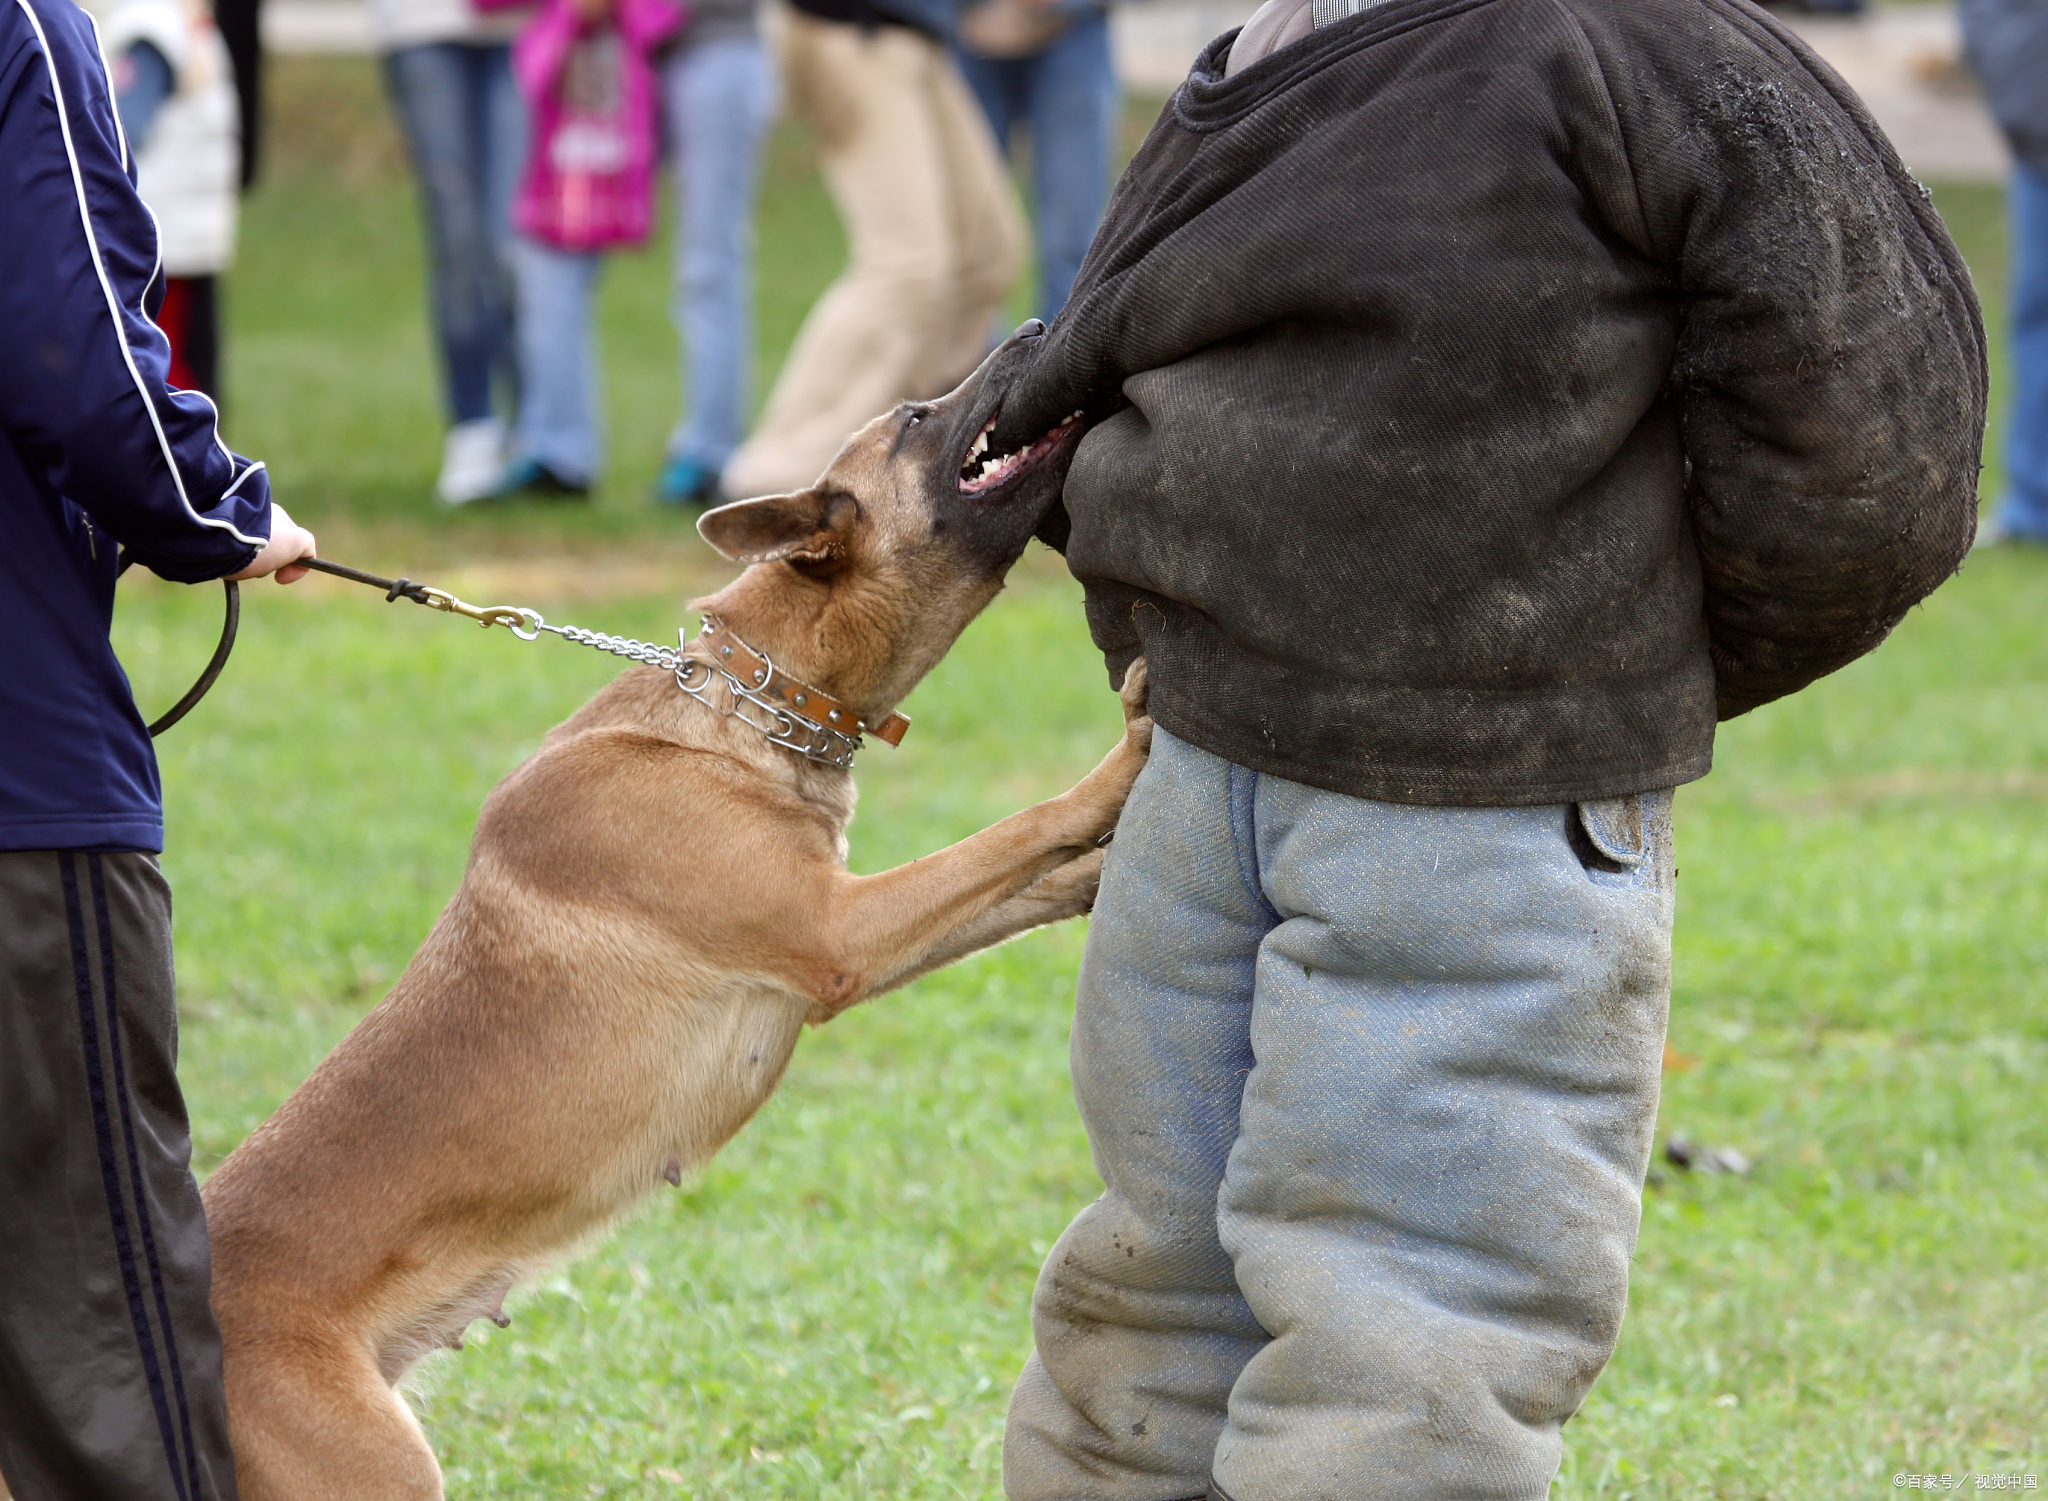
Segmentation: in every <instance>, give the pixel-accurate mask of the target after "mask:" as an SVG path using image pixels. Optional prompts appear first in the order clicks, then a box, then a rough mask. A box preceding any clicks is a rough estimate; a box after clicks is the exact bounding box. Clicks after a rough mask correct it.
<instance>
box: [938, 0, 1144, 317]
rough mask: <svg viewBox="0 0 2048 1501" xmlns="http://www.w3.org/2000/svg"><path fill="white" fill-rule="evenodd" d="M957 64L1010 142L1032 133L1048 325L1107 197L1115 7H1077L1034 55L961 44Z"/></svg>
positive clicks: (1043, 310) (1041, 308) (1002, 139)
mask: <svg viewBox="0 0 2048 1501" xmlns="http://www.w3.org/2000/svg"><path fill="white" fill-rule="evenodd" d="M960 71H961V72H962V73H964V74H966V76H967V84H968V87H969V88H971V89H973V90H974V97H975V98H976V99H977V100H979V101H980V103H981V107H982V110H983V111H984V112H985V113H986V114H987V115H988V122H989V126H990V128H991V129H992V130H994V132H995V137H996V140H997V141H998V142H999V143H1000V144H1001V145H1002V146H1003V147H1004V148H1005V149H1009V148H1011V147H1012V146H1013V144H1014V139H1015V132H1016V131H1017V129H1018V128H1019V127H1020V126H1022V127H1027V128H1028V129H1029V130H1030V132H1031V196H1032V200H1033V202H1032V210H1033V215H1034V221H1035V222H1034V225H1033V236H1034V241H1035V245H1036V248H1037V251H1038V316H1039V317H1041V318H1043V319H1045V321H1046V322H1048V323H1050V322H1051V321H1052V320H1053V318H1054V317H1055V316H1056V315H1057V314H1058V313H1059V310H1060V309H1061V308H1062V307H1064V306H1065V305H1066V301H1067V293H1068V292H1069V291H1071V290H1072V289H1073V285H1074V273H1075V272H1077V271H1079V270H1080V269H1081V258H1082V257H1083V256H1084V255H1086V254H1087V253H1088V242H1089V241H1090V240H1092V239H1094V238H1095V227H1096V226H1097V225H1098V224H1100V223H1101V222H1102V206H1103V204H1104V202H1105V201H1107V199H1108V197H1109V162H1110V153H1111V150H1112V148H1113V146H1114V143H1115V138H1116V109H1117V85H1116V72H1115V70H1114V68H1112V66H1111V64H1110V52H1109V12H1108V11H1106V10H1102V9H1098V8H1094V7H1089V8H1085V9H1082V10H1080V11H1079V12H1077V13H1076V15H1075V17H1074V23H1073V25H1071V26H1069V27H1068V28H1067V30H1066V31H1065V32H1064V33H1062V34H1061V36H1060V37H1059V39H1058V40H1057V41H1055V42H1054V43H1053V44H1052V45H1051V46H1050V47H1048V48H1046V49H1045V51H1043V52H1040V53H1036V54H1034V55H1033V56H1030V57H1006V58H989V57H975V56H973V55H972V54H970V53H965V52H963V53H962V54H961V55H960Z"/></svg>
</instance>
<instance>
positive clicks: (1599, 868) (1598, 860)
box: [1565, 792, 1654, 884]
mask: <svg viewBox="0 0 2048 1501" xmlns="http://www.w3.org/2000/svg"><path fill="white" fill-rule="evenodd" d="M1648 801H1649V799H1648V798H1647V797H1646V796H1645V795H1644V794H1642V793H1635V792H1632V793H1629V794H1628V795H1627V796H1625V797H1603V798H1600V799H1598V800H1597V801H1594V802H1589V803H1573V804H1572V805H1571V812H1570V816H1569V817H1568V818H1567V819H1566V821H1565V837H1566V838H1567V839H1569V840H1570V841H1571V846H1572V853H1573V854H1575V855H1577V856H1578V857H1579V864H1580V865H1582V866H1584V867H1585V869H1586V874H1587V875H1589V876H1592V877H1594V878H1595V879H1596V880H1597V879H1599V878H1600V877H1602V876H1605V877H1607V878H1609V880H1610V881H1615V882H1617V883H1618V884H1629V883H1630V882H1629V878H1631V877H1634V876H1635V875H1637V874H1638V873H1639V872H1641V871H1642V869H1643V867H1644V866H1645V864H1647V863H1648V862H1649V860H1650V857H1651V855H1652V853H1653V852H1654V830H1653V828H1652V824H1653V815H1652V810H1651V809H1650V808H1649V807H1647V806H1646V804H1647V802H1648Z"/></svg>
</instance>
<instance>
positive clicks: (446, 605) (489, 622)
mask: <svg viewBox="0 0 2048 1501" xmlns="http://www.w3.org/2000/svg"><path fill="white" fill-rule="evenodd" d="M406 598H408V599H410V600H412V601H413V602H414V603H416V604H422V605H425V606H426V607H427V608H428V609H430V610H445V611H447V612H448V613H449V614H450V615H467V616H468V617H469V618H470V619H471V620H474V621H475V622H476V623H477V624H478V625H480V626H482V627H484V628H485V629H486V630H488V629H489V628H490V627H492V626H494V625H502V626H504V627H505V628H506V629H507V630H509V631H510V632H511V633H512V634H513V635H515V636H517V637H518V638H519V639H520V640H522V641H531V640H533V639H534V638H535V637H537V636H538V635H540V633H541V631H542V629H543V628H544V627H545V626H546V624H547V622H546V621H544V620H542V619H541V618H540V611H538V610H529V609H527V608H526V607H525V606H524V605H473V604H471V603H469V602H468V601H467V600H462V599H457V598H456V597H455V596H454V595H452V594H450V593H449V592H448V591H447V590H446V589H436V588H435V587H434V586H433V585H431V584H415V585H413V587H412V588H411V589H409V590H407V591H406Z"/></svg>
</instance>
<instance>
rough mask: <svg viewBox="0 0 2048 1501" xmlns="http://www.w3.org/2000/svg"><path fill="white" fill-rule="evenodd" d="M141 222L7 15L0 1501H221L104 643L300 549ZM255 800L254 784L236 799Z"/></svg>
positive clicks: (170, 1006)
mask: <svg viewBox="0 0 2048 1501" xmlns="http://www.w3.org/2000/svg"><path fill="white" fill-rule="evenodd" d="M161 273H162V259H161V256H160V255H159V253H158V245H157V233H156V225H155V223H154V222H153V221H152V220H151V218H150V214H149V210H148V209H146V208H144V207H143V204H142V200H141V199H140V198H139V197H137V196H136V192H135V164H134V161H133V159H132V157H131V155H130V153H129V150H128V143H127V142H126V141H125V140H124V139H123V138H122V135H121V127H120V122H119V120H118V118H117V117H116V115H115V111H114V101H113V91H112V89H111V87H110V85H109V83H108V80H107V72H106V66H105V64H104V63H103V62H102V60H101V56H100V50H99V45H98V42H97V40H96V39H95V37H94V35H93V28H92V22H91V21H90V20H89V19H88V18H87V16H86V14H85V12H83V11H82V10H80V9H79V8H78V7H77V6H75V5H73V4H72V3H71V0H0V347H4V349H5V358H4V359H0V640H4V641H5V643H6V653H7V655H6V660H5V663H4V665H0V1481H4V1484H0V1494H5V1493H7V1492H10V1491H11V1492H12V1494H13V1496H14V1498H15V1501H59V1498H61V1501H173V1498H175V1501H233V1498H234V1495H235V1475H234V1464H233V1460H232V1458H231V1457H230V1455H229V1452H228V1439H227V1423H226V1414H225V1411H224V1409H223V1405H222V1397H221V1380H220V1361H221V1351H220V1335H219V1332H218V1330H217V1329H216V1328H215V1326H214V1321H213V1315H212V1312H211V1311H210V1310H209V1308H208V1306H207V1289H208V1280H209V1274H208V1255H207V1243H206V1218H205V1215H204V1213H203V1211H202V1210H201V1208H200V1203H199V1189H198V1186H197V1185H196V1184H195V1183H194V1182H193V1180H192V1171H191V1168H190V1166H189V1159H190V1156H191V1149H192V1141H191V1135H190V1132H189V1130H188V1128H187V1125H186V1119H185V1107H184V1101H183V1099H182V1097H181V1096H180V1094H179V1091H178V1080H177V1073H176V1059H177V1012H176V1003H175V1000H174V987H173V976H172V966H171V894H170V888H169V887H168V886H167V885H166V884H165V882H164V877H163V873H162V871H161V870H159V869H158V866H157V852H158V851H160V850H162V849H163V807H162V800H161V797H160V794H159V788H158V784H157V767H156V758H155V756H154V755H153V754H152V752H151V749H150V741H149V734H148V731H147V730H145V729H144V727H143V721H142V716H141V715H140V714H139V713H137V712H136V708H135V701H134V699H133V698H132V697H131V696H130V695H129V692H128V682H127V679H126V677H125V676H123V674H122V671H121V664H120V663H119V662H118V661H117V660H116V659H115V656H114V651H113V647H112V645H111V643H110V642H109V641H108V639H107V628H108V623H109V621H110V620H111V618H112V616H113V609H114V579H115V576H116V573H117V570H118V567H119V564H118V561H117V560H118V558H119V556H120V554H121V553H122V552H123V551H124V550H125V551H126V552H127V554H128V555H129V556H130V557H131V558H132V559H134V560H135V561H138V562H140V563H141V564H143V565H144V566H145V567H147V568H150V569H152V570H154V571H155V572H156V573H159V574H161V575H162V576H163V577H165V578H169V579H179V580H183V581H186V582H197V581H200V580H206V579H215V578H221V577H230V578H255V577H258V576H260V575H263V574H270V573H276V574H277V576H278V578H279V579H280V580H282V581H289V580H291V579H292V578H295V577H297V576H298V575H300V574H303V573H304V572H305V570H304V569H303V568H295V567H292V566H290V565H291V564H292V563H293V562H294V560H296V559H298V558H301V557H304V556H307V555H309V554H310V553H312V551H313V538H312V536H311V534H310V533H308V532H306V531H304V530H302V529H301V528H299V527H297V526H294V525H293V524H292V521H291V518H290V517H288V516H286V515H285V513H284V510H283V508H282V507H280V506H276V505H273V504H271V500H270V487H269V483H268V480H267V477H266V475H265V473H264V469H263V466H262V465H261V464H255V463H251V462H250V461H249V460H247V459H245V458H241V457H240V456H238V455H236V454H234V453H231V452H230V451H229V450H228V449H227V447H226V446H225V445H224V444H222V443H221V441H220V437H219V434H218V432H217V431H216V425H215V413H214V409H213V404H212V403H211V402H209V401H208V400H207V399H206V398H205V397H204V396H202V395H199V394H198V393H196V392H191V391H180V390H176V389H174V388H172V387H171V385H170V384H169V382H168V380H167V372H168V370H169V366H170V346H169V345H168V344H166V343H165V341H164V336H163V334H162V333H161V332H160V331H159V330H158V329H157V327H156V325H155V324H153V323H152V322H151V321H150V316H151V314H153V313H154V312H155V311H156V309H157V306H158V304H159V303H160V302H161V301H162V299H163V277H162V274H161ZM242 793H243V795H244V796H245V797H251V798H255V797H261V796H263V790H262V789H261V788H258V787H248V788H244V789H242Z"/></svg>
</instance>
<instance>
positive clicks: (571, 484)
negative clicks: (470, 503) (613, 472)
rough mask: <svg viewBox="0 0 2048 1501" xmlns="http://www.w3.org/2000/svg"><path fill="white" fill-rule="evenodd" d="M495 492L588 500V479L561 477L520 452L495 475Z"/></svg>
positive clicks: (548, 498) (554, 498)
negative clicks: (496, 487) (501, 472)
mask: <svg viewBox="0 0 2048 1501" xmlns="http://www.w3.org/2000/svg"><path fill="white" fill-rule="evenodd" d="M498 494H500V495H529V496H537V497H540V498H542V499H545V500H588V499H589V498H590V482H589V481H588V480H572V479H564V478H563V477H562V476H561V475H559V474H557V473H555V471H554V470H552V469H550V468H548V466H547V465H545V464H543V463H542V462H541V461H540V460H539V459H536V458H533V457H531V456H529V455H526V454H521V455H520V456H519V457H518V458H516V459H514V460H512V461H511V462H510V463H509V464H507V465H506V466H505V472H504V473H503V474H501V475H500V476H498Z"/></svg>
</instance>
